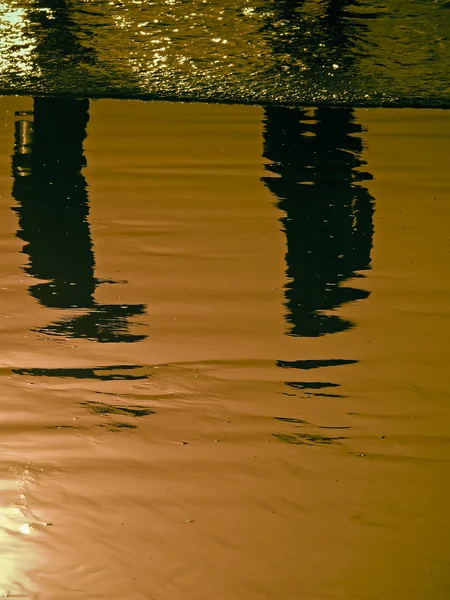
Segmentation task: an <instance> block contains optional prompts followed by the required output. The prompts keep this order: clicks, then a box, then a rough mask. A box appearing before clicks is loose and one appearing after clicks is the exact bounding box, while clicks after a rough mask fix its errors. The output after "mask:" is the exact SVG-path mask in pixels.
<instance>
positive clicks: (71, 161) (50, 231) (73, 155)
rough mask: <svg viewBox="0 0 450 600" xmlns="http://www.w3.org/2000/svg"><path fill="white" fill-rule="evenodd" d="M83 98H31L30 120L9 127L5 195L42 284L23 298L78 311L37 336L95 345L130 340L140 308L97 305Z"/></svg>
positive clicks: (30, 264) (85, 102) (31, 270)
mask: <svg viewBox="0 0 450 600" xmlns="http://www.w3.org/2000/svg"><path fill="white" fill-rule="evenodd" d="M88 110H89V101H88V100H77V99H56V98H35V99H34V110H33V120H28V119H21V120H18V121H17V122H16V132H15V146H14V154H13V157H12V172H13V178H14V183H13V190H12V195H13V197H14V198H15V199H16V201H17V203H18V206H17V207H15V208H14V210H15V212H16V213H17V214H18V217H19V230H18V233H17V236H18V237H20V238H21V239H22V240H23V241H24V247H23V252H24V253H25V254H27V255H28V258H29V262H28V265H27V266H26V267H25V271H26V272H27V274H29V275H31V276H33V277H35V278H37V279H40V280H42V281H41V282H39V283H36V284H33V285H31V286H30V288H29V290H30V294H31V295H32V296H33V297H34V298H36V300H38V301H39V302H40V303H41V304H42V305H44V306H47V307H52V308H58V309H65V310H71V312H72V313H73V311H74V309H87V311H85V312H84V313H83V314H81V315H76V316H72V317H70V318H69V319H65V320H62V321H58V322H56V323H52V324H51V325H49V326H47V327H45V328H43V329H41V330H40V331H41V332H44V333H50V334H54V335H63V336H66V337H85V338H89V339H92V340H96V341H100V342H134V341H139V340H141V339H143V338H144V337H145V336H140V335H135V334H131V333H129V331H128V329H129V323H128V320H127V319H128V318H129V317H132V316H135V315H140V314H143V312H144V306H143V305H141V304H136V305H124V304H121V305H114V304H111V305H100V304H97V303H96V301H95V297H94V294H95V290H96V287H97V285H98V284H99V283H100V282H99V281H98V280H97V279H96V278H95V274H94V267H95V259H94V253H93V248H92V241H91V235H90V229H89V223H88V215H89V204H88V196H87V185H86V181H85V178H84V176H83V174H82V168H83V167H84V166H85V165H86V160H85V157H84V153H83V141H84V139H85V137H86V125H87V123H88V119H89V113H88Z"/></svg>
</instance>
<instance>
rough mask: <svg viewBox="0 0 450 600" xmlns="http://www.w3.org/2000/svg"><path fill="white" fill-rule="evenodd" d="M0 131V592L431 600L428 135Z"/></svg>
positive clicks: (434, 473) (444, 499) (224, 115)
mask: <svg viewBox="0 0 450 600" xmlns="http://www.w3.org/2000/svg"><path fill="white" fill-rule="evenodd" d="M0 114H1V115H2V120H3V122H2V126H1V127H0V212H1V214H0V247H1V253H0V273H1V276H0V277H1V281H0V283H1V285H0V288H1V289H0V301H1V303H2V308H3V310H2V315H1V322H2V328H1V331H0V335H1V336H2V340H3V343H2V345H1V349H2V352H1V356H0V392H1V398H2V406H1V408H0V416H1V424H0V429H1V436H0V457H1V462H0V465H1V475H0V481H1V488H0V547H1V558H0V563H1V569H0V592H1V593H3V594H7V595H10V596H12V597H23V598H39V599H44V600H53V599H54V600H56V599H60V598H62V597H64V598H78V597H83V598H97V599H103V598H105V599H106V598H117V599H119V598H127V599H130V600H135V599H136V600H141V599H144V598H156V599H159V598H164V599H165V600H166V599H169V600H171V599H172V600H179V599H181V598H183V600H185V599H186V598H188V599H193V600H206V599H207V598H208V599H209V598H211V597H220V598H222V599H224V600H228V599H229V600H231V599H236V598H242V599H245V600H252V599H255V600H256V599H258V600H259V599H261V598H268V599H278V598H281V597H282V598H284V599H292V600H294V599H295V600H297V599H298V598H308V599H310V598H311V599H313V598H317V599H320V600H322V599H323V600H329V599H333V600H334V599H341V598H349V599H351V600H360V599H364V600H378V599H379V598H383V599H385V600H398V598H405V597H407V598H409V599H411V600H424V599H425V598H426V599H428V598H433V599H436V600H441V599H442V600H446V599H447V598H448V590H449V586H450V580H449V573H450V570H449V564H448V563H449V561H448V557H447V552H446V546H447V540H448V535H449V527H448V519H447V509H448V504H449V500H450V493H449V487H448V485H447V484H446V482H447V481H448V477H449V475H450V473H449V465H450V463H449V461H450V443H449V441H450V438H449V436H448V429H449V422H450V414H449V409H448V396H447V394H448V385H447V377H446V368H447V364H448V343H447V342H448V336H449V326H448V294H449V289H448V278H447V277H446V273H448V256H449V254H448V227H447V223H448V217H449V214H448V203H447V197H448V190H449V175H448V169H447V162H446V157H447V156H448V151H449V143H450V129H449V122H448V119H447V116H446V113H445V111H439V110H429V111H420V112H418V111H413V110H403V111H394V110H352V109H348V108H335V109H331V108H326V107H322V108H312V109H300V108H294V109H288V108H283V107H275V106H270V107H266V108H265V109H262V108H255V107H236V106H206V105H195V104H180V103H178V104H169V103H150V104H145V103H142V102H135V101H120V102H119V101H112V100H109V101H108V100H101V101H98V102H96V101H87V100H80V99H73V98H67V99H55V98H35V99H34V100H33V99H31V98H17V97H16V98H3V99H1V102H0Z"/></svg>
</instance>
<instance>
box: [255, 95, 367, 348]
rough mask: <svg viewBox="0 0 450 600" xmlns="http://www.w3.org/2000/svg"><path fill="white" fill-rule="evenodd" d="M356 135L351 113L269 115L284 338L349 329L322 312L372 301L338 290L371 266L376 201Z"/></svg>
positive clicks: (267, 153)
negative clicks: (281, 241)
mask: <svg viewBox="0 0 450 600" xmlns="http://www.w3.org/2000/svg"><path fill="white" fill-rule="evenodd" d="M359 131H361V128H360V126H359V125H357V124H356V123H355V119H354V113H353V111H352V109H346V108H336V109H330V108H321V109H317V110H316V111H315V112H314V114H311V113H310V112H308V111H305V110H299V109H289V108H278V107H276V108H267V109H266V112H265V128H264V157H265V158H266V159H268V160H269V161H270V162H269V164H268V165H267V166H266V169H267V170H268V171H270V172H271V173H274V174H275V175H278V177H264V178H263V181H264V183H265V185H266V186H267V187H268V188H269V190H270V191H271V192H272V193H273V194H274V195H275V196H276V197H277V199H278V206H279V208H280V209H281V210H282V211H284V213H285V216H283V217H282V218H281V222H282V224H283V229H284V231H285V233H286V240H287V253H286V262H287V268H286V274H287V277H288V280H289V281H288V283H287V285H286V289H285V297H286V307H287V316H286V318H287V321H288V322H289V323H290V329H289V335H293V336H306V337H316V336H321V335H324V334H327V333H334V332H338V331H343V330H345V329H348V328H350V327H351V326H352V323H351V322H350V321H348V320H345V319H342V318H341V317H339V316H337V315H335V314H327V313H329V311H333V309H335V308H337V307H339V306H341V305H342V304H344V303H346V302H351V301H354V300H361V299H363V298H366V297H367V296H368V295H369V292H367V291H364V290H361V289H357V288H353V287H342V286H341V284H342V283H343V282H344V281H345V280H347V279H349V278H351V277H357V276H362V274H361V273H360V271H361V270H364V269H368V268H369V265H370V251H371V247H372V234H373V225H372V215H373V199H372V197H371V196H370V194H369V192H368V191H367V189H365V188H364V187H363V186H361V185H360V182H361V181H364V180H365V179H371V176H370V175H369V174H368V173H364V172H362V171H361V170H360V167H361V166H362V165H363V164H364V162H363V161H362V160H361V157H360V155H361V151H362V141H361V139H360V138H359V137H357V136H355V135H354V134H355V133H357V132H359ZM324 311H327V312H324Z"/></svg>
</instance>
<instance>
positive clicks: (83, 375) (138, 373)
mask: <svg viewBox="0 0 450 600" xmlns="http://www.w3.org/2000/svg"><path fill="white" fill-rule="evenodd" d="M150 371H151V369H149V368H148V367H145V366H143V365H112V366H107V367H79V368H76V367H75V368H70V367H67V368H60V369H12V370H11V371H9V369H7V370H6V374H9V373H13V374H15V375H27V376H31V377H57V378H66V377H68V378H73V379H98V380H100V381H119V380H122V381H136V380H139V379H148V378H149V377H150V376H151V372H150Z"/></svg>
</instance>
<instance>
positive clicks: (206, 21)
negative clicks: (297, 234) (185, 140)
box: [0, 0, 450, 106]
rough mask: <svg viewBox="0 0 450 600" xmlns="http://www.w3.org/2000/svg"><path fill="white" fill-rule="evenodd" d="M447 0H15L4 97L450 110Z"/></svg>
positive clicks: (0, 30)
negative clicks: (220, 0)
mask: <svg viewBox="0 0 450 600" xmlns="http://www.w3.org/2000/svg"><path fill="white" fill-rule="evenodd" d="M449 34H450V3H449V2H447V1H444V0H435V1H434V2H431V1H424V0H399V1H394V0H384V1H383V0H370V1H369V2H359V1H358V0H314V1H313V0H303V1H302V0H291V1H289V0H269V1H266V0H240V1H238V0H233V1H232V2H228V3H222V2H217V1H210V0H166V1H164V2H146V1H141V0H112V1H107V0H95V1H86V0H84V1H83V0H78V1H75V0H27V1H24V0H6V1H3V2H1V3H0V36H1V37H0V55H1V59H0V92H3V93H21V94H27V93H28V94H49V93H51V94H69V95H81V96H83V97H88V96H90V97H105V96H119V97H140V98H171V99H189V100H214V101H223V102H238V103H247V102H250V103H293V104H295V103H297V104H307V105H317V104H339V103H345V104H352V105H359V106H366V105H367V106H377V105H380V104H384V105H389V104H398V105H409V106H446V105H447V104H448V101H449V98H450V94H449V92H450V88H449V85H450V48H449Z"/></svg>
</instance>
